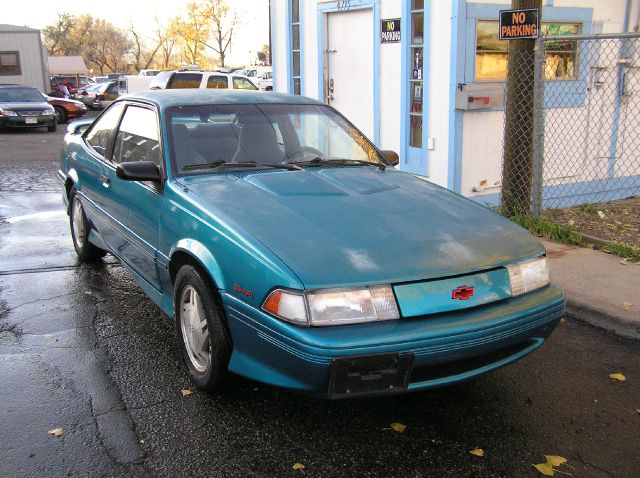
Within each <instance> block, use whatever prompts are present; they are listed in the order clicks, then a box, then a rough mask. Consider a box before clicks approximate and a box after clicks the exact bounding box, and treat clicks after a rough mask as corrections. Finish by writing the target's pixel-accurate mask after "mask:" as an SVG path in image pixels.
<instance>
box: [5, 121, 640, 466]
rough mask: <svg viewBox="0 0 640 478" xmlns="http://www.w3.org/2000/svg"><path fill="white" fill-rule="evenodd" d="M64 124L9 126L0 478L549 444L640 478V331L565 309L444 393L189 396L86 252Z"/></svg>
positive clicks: (465, 454) (455, 458)
mask: <svg viewBox="0 0 640 478" xmlns="http://www.w3.org/2000/svg"><path fill="white" fill-rule="evenodd" d="M61 136H62V134H61V133H56V134H47V133H33V134H28V133H26V134H25V133H23V134H2V135H0V174H1V175H2V179H0V222H1V223H0V403H2V406H1V407H0V430H2V433H0V476H2V477H5V476H7V477H13V476H25V477H26V476H256V477H258V476H260V477H261V476H308V477H328V476H332V477H333V476H385V477H386V476H405V477H419V476H420V477H421V476H434V477H440V476H451V477H466V476H470V477H471V476H473V477H477V476H480V477H484V476H505V477H514V476H515V477H520V476H524V477H527V476H531V477H535V476H539V475H538V474H537V472H536V471H535V469H534V468H533V467H532V464H534V463H541V462H544V456H543V455H545V454H547V455H561V456H564V457H566V458H567V459H568V463H569V465H570V466H571V467H573V468H570V467H567V466H566V465H563V466H562V467H561V468H560V469H561V470H562V471H565V472H568V473H571V474H572V475H573V476H587V477H608V476H616V477H635V476H638V470H640V453H639V452H638V450H640V413H638V411H637V409H640V343H638V342H637V341H633V340H629V339H623V338H619V337H617V336H614V335H611V334H609V333H607V332H604V331H602V330H599V329H595V328H592V327H590V326H587V325H584V324H582V323H579V322H574V321H572V320H570V319H567V320H566V321H565V322H564V323H563V324H561V325H560V327H559V328H558V330H557V331H556V332H555V334H554V335H553V336H552V337H551V339H550V340H549V342H548V343H547V344H546V345H545V346H544V347H543V348H542V349H541V350H540V351H538V352H537V353H535V354H533V355H532V356H529V357H527V358H525V359H524V360H522V361H520V362H518V363H516V364H514V365H512V366H510V367H507V368H505V369H502V370H499V371H498V372H496V373H494V374H492V375H489V376H485V377H482V378H480V379H478V380H475V381H473V382H468V383H465V384H461V385H458V386H455V387H451V388H447V389H442V390H436V391H431V392H423V393H417V394H413V395H408V396H403V397H393V398H378V399H364V400H362V399H361V400H348V401H339V402H329V401H321V400H315V399H310V398H306V397H302V396H299V395H294V394H291V393H288V392H286V391H283V390H279V389H275V388H272V387H268V386H264V385H261V384H258V383H255V382H252V381H249V380H245V379H242V378H240V377H235V376H232V377H230V378H229V380H228V381H227V383H226V389H225V391H224V392H223V393H220V394H218V395H216V396H208V395H206V394H203V393H201V392H198V391H194V393H193V394H191V395H188V396H184V397H183V396H182V394H181V393H180V390H181V389H184V388H189V387H190V383H189V380H188V377H187V374H186V373H185V371H184V369H183V367H182V363H181V359H180V356H179V353H178V348H177V344H176V340H175V335H174V330H173V324H172V322H171V321H170V320H169V319H168V318H167V317H165V316H164V315H163V314H162V313H161V312H160V311H159V309H157V308H156V307H155V306H154V305H153V304H152V303H151V301H149V300H148V299H147V298H146V297H145V296H144V294H143V293H142V292H141V290H140V289H139V288H138V287H137V286H136V285H135V283H134V282H133V281H132V280H131V278H130V277H129V275H128V274H127V273H126V271H124V270H123V269H122V268H121V267H120V266H119V265H118V264H117V263H115V261H114V260H113V259H111V258H109V257H108V258H107V259H106V261H105V263H104V264H100V265H93V266H87V265H82V266H79V265H78V264H77V263H76V259H75V256H74V254H73V248H72V245H71V241H70V239H69V237H68V225H67V217H66V215H65V214H64V211H62V205H61V201H60V192H59V190H58V189H57V188H58V186H56V185H55V183H54V182H53V181H51V180H50V179H51V178H54V177H55V176H53V175H52V174H53V173H52V171H53V169H54V168H55V167H56V164H54V163H57V161H56V158H57V149H58V144H57V142H58V141H60V140H61ZM43 140H44V141H46V142H45V143H43V142H42V141H43ZM31 166H33V171H32V168H31ZM25 171H26V172H25ZM34 171H35V172H34ZM7 174H10V177H7ZM614 372H620V373H623V374H624V375H625V376H626V378H627V380H626V381H625V382H616V381H613V380H611V379H610V378H609V377H608V375H609V374H610V373H614ZM391 423H402V424H404V425H406V426H407V428H406V429H405V430H404V432H402V433H398V432H395V431H393V430H389V429H388V428H389V425H390V424H391ZM58 427H60V428H63V429H64V431H65V432H64V435H63V436H61V437H54V436H51V435H49V434H47V431H49V430H51V429H54V428H58ZM475 448H482V449H483V450H484V453H485V455H484V457H477V456H473V455H471V454H469V450H472V449H475ZM294 463H301V464H303V465H304V466H305V468H304V469H303V470H301V471H294V470H293V469H292V465H293V464H294ZM556 476H565V475H556Z"/></svg>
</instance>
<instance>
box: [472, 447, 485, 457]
mask: <svg viewBox="0 0 640 478" xmlns="http://www.w3.org/2000/svg"><path fill="white" fill-rule="evenodd" d="M469 453H471V454H472V455H475V456H484V450H483V449H482V448H474V449H473V450H469Z"/></svg>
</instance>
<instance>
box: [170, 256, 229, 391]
mask: <svg viewBox="0 0 640 478" xmlns="http://www.w3.org/2000/svg"><path fill="white" fill-rule="evenodd" d="M173 301H174V310H175V318H176V335H177V337H178V344H179V346H180V350H181V351H182V356H183V358H184V361H185V363H186V365H187V369H188V371H189V376H190V377H191V380H193V382H194V383H195V384H196V386H197V387H198V388H200V389H202V390H205V391H207V392H213V391H214V390H216V389H218V388H219V387H220V384H221V383H222V381H223V379H224V377H225V375H226V373H227V366H228V365H229V359H230V357H231V349H232V345H231V337H230V335H229V333H228V329H227V323H226V318H225V315H224V310H223V308H222V305H221V304H220V302H219V300H218V299H217V296H216V295H215V292H214V290H213V287H212V286H211V284H210V281H209V280H207V278H205V277H203V275H202V273H201V272H200V271H199V270H198V269H196V268H195V267H193V266H191V265H184V266H182V267H181V268H180V270H179V271H178V274H177V275H176V280H175V286H174V289H173Z"/></svg>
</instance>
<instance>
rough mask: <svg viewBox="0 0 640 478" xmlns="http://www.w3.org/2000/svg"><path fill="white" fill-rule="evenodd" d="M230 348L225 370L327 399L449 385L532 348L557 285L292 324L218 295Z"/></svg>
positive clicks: (544, 333)
mask: <svg viewBox="0 0 640 478" xmlns="http://www.w3.org/2000/svg"><path fill="white" fill-rule="evenodd" d="M222 298H223V302H224V304H225V309H226V312H227V317H228V321H229V327H230V329H231V333H232V337H233V344H234V350H233V354H232V357H231V361H230V363H229V369H230V370H231V371H232V372H235V373H238V374H240V375H243V376H246V377H249V378H252V379H254V380H258V381H261V382H266V383H269V384H272V385H276V386H280V387H285V388H290V389H294V390H297V391H300V392H305V393H311V394H315V395H320V396H324V397H329V398H342V397H350V396H362V395H366V396H372V395H383V394H384V395H386V394H394V393H404V392H409V391H416V390H423V389H427V388H434V387H440V386H444V385H450V384H454V383H457V382H461V381H464V380H468V379H470V378H473V377H476V376H478V375H482V374H484V373H488V372H491V371H493V370H496V369H498V368H500V367H502V366H504V365H507V364H510V363H512V362H515V361H516V360H519V359H520V358H522V357H524V356H525V355H527V354H529V353H530V352H532V351H534V350H536V349H537V348H539V347H540V346H541V345H542V344H543V343H544V341H545V339H546V338H547V337H548V336H549V335H550V334H551V332H552V331H553V329H554V328H555V327H556V325H557V324H558V322H559V320H560V318H561V317H562V315H563V314H564V295H563V294H562V292H561V291H560V290H559V289H558V288H556V287H554V286H550V287H546V288H544V289H541V290H538V291H535V292H531V293H529V294H525V295H523V296H520V297H515V298H510V299H507V300H502V301H500V302H495V303H492V304H488V305H484V306H481V307H476V308H473V309H466V310H462V311H457V312H448V313H443V314H432V315H430V316H425V317H420V318H409V319H401V320H398V321H386V322H380V323H370V324H357V325H343V326H335V327H296V326H293V325H291V324H286V323H284V322H281V321H279V320H277V319H275V318H273V317H271V316H269V315H267V314H264V313H263V312H261V311H258V310H256V309H254V308H252V307H250V306H248V305H247V304H245V303H244V302H242V301H240V300H238V299H236V298H234V297H233V296H231V295H228V294H225V293H223V295H222Z"/></svg>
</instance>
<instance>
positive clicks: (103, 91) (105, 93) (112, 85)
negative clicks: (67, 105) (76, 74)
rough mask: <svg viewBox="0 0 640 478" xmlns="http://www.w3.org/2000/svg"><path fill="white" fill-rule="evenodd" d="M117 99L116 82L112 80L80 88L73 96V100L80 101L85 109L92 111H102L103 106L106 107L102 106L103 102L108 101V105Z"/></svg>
mask: <svg viewBox="0 0 640 478" xmlns="http://www.w3.org/2000/svg"><path fill="white" fill-rule="evenodd" d="M117 97H118V82H117V81H114V80H109V81H106V82H104V83H96V84H95V85H91V86H89V87H87V88H82V89H80V90H78V91H77V92H76V94H75V95H74V96H73V98H74V99H77V100H79V101H81V102H82V103H84V104H85V106H86V107H87V108H89V109H92V110H99V109H103V108H104V107H105V106H108V105H105V104H103V102H104V101H109V103H108V104H111V101H113V100H114V99H116V98H117Z"/></svg>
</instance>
